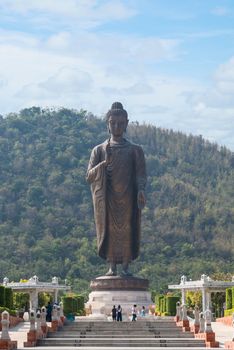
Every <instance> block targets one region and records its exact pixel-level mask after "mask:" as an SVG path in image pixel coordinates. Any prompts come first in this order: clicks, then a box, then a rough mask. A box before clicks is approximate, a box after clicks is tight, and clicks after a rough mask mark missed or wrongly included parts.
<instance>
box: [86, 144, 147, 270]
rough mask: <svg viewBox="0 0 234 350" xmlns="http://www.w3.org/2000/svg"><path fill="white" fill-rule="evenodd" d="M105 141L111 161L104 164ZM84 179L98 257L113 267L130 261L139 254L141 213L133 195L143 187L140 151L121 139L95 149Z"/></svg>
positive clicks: (142, 163)
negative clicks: (89, 202)
mask: <svg viewBox="0 0 234 350" xmlns="http://www.w3.org/2000/svg"><path fill="white" fill-rule="evenodd" d="M108 142H109V147H110V148H109V149H110V152H111V161H110V162H109V163H108V165H106V164H105V162H104V161H105V159H106V147H107V143H108ZM87 180H88V182H89V183H90V184H91V192H92V197H93V205H94V217H95V223H96V233H97V246H98V254H99V256H100V257H102V258H103V259H105V260H107V261H108V262H111V263H115V264H122V263H128V262H131V261H132V260H134V259H136V258H137V256H138V255H139V243H140V221H141V210H140V209H139V208H138V205H137V194H138V192H139V191H141V190H143V191H144V189H145V185H146V170H145V158H144V153H143V150H142V148H141V147H140V146H138V145H135V144H132V143H130V142H129V141H127V140H125V139H122V140H121V142H120V143H116V142H115V143H114V142H111V141H105V142H104V143H102V144H100V145H98V146H96V147H95V148H94V149H93V150H92V153H91V157H90V161H89V165H88V170H87Z"/></svg>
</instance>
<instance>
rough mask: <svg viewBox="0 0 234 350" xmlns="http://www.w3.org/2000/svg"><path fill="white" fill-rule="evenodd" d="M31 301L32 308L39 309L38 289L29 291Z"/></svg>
mask: <svg viewBox="0 0 234 350" xmlns="http://www.w3.org/2000/svg"><path fill="white" fill-rule="evenodd" d="M29 298H30V300H29V303H30V310H37V309H38V291H37V290H32V291H30V292H29Z"/></svg>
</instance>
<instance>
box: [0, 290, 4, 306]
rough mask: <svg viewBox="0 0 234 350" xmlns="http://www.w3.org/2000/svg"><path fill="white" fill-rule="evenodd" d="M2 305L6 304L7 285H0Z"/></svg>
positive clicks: (0, 303)
mask: <svg viewBox="0 0 234 350" xmlns="http://www.w3.org/2000/svg"><path fill="white" fill-rule="evenodd" d="M0 306H5V287H4V286H0Z"/></svg>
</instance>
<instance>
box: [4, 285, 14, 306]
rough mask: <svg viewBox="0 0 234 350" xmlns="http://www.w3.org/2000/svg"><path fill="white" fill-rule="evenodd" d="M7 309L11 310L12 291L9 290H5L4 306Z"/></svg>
mask: <svg viewBox="0 0 234 350" xmlns="http://www.w3.org/2000/svg"><path fill="white" fill-rule="evenodd" d="M4 306H6V307H7V308H8V309H13V291H12V289H11V288H7V287H6V288H5V305H4Z"/></svg>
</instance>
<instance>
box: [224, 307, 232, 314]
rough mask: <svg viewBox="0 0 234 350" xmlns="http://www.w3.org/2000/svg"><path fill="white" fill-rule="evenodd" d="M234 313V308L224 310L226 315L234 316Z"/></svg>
mask: <svg viewBox="0 0 234 350" xmlns="http://www.w3.org/2000/svg"><path fill="white" fill-rule="evenodd" d="M233 313H234V308H232V309H229V310H224V316H232V314H233Z"/></svg>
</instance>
